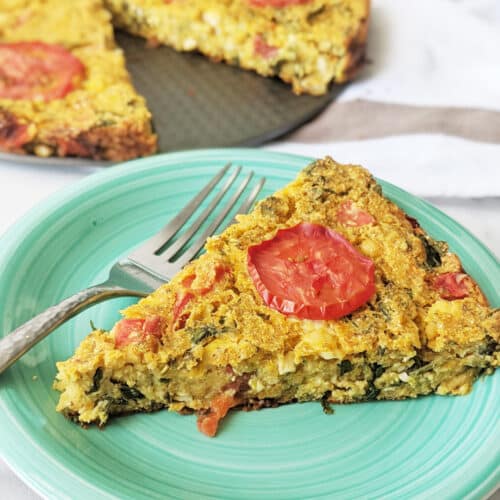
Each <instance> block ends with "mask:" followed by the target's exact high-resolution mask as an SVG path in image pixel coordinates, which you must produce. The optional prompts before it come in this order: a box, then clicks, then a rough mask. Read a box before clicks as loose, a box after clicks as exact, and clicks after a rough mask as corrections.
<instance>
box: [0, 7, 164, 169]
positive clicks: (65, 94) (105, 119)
mask: <svg viewBox="0 0 500 500" xmlns="http://www.w3.org/2000/svg"><path fill="white" fill-rule="evenodd" d="M0 150H3V151H9V152H15V153H34V154H36V155H38V156H42V157H47V156H82V157H89V158H94V159H103V160H125V159H129V158H135V157H137V156H145V155H149V154H152V153H154V152H155V150H156V136H155V135H154V134H153V132H152V129H151V114H150V112H149V111H148V109H147V108H146V104H145V101H144V98H143V97H141V96H139V95H138V94H137V93H136V92H135V90H134V88H133V86H132V84H131V82H130V78H129V76H128V73H127V71H126V68H125V61H124V57H123V53H122V51H121V50H120V49H119V48H117V47H116V46H115V44H114V39H113V27H112V25H111V18H110V15H109V13H108V12H107V11H106V10H105V9H104V7H103V6H102V2H101V1H100V0H77V1H72V2H69V1H61V0H29V1H28V0H0Z"/></svg>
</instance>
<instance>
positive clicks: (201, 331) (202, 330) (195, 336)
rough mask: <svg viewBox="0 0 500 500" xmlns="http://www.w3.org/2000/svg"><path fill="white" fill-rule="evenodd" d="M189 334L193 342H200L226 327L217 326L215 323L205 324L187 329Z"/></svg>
mask: <svg viewBox="0 0 500 500" xmlns="http://www.w3.org/2000/svg"><path fill="white" fill-rule="evenodd" d="M186 331H187V333H188V335H190V336H191V341H192V342H193V344H199V343H200V342H201V341H202V340H204V339H206V338H210V337H215V336H216V335H217V334H218V333H220V332H222V331H225V330H224V329H220V328H216V327H215V326H213V325H203V326H198V327H192V328H187V329H186Z"/></svg>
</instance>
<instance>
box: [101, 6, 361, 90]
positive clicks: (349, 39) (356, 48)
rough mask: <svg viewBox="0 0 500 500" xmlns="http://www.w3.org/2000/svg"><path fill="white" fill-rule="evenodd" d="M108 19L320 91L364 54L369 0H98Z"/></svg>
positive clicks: (348, 74)
mask: <svg viewBox="0 0 500 500" xmlns="http://www.w3.org/2000/svg"><path fill="white" fill-rule="evenodd" d="M104 3H105V5H106V6H107V7H108V8H109V10H110V12H112V14H113V22H114V23H115V25H116V26H119V27H121V28H124V29H125V30H126V31H128V32H130V33H133V34H136V35H140V36H143V37H145V38H147V39H148V40H150V42H151V43H152V44H165V45H169V46H171V47H174V48H175V49H176V50H179V51H192V50H198V51H199V52H201V53H202V54H205V55H207V56H209V57H210V58H212V59H214V60H217V61H221V60H223V61H226V62H227V63H229V64H233V65H236V66H240V67H242V68H245V69H250V70H254V71H256V72H257V73H259V74H261V75H264V76H277V77H279V78H281V79H282V80H284V81H285V82H289V83H291V84H292V87H293V90H294V91H295V92H296V93H298V94H301V93H308V94H315V95H320V94H324V93H325V92H326V91H327V90H328V85H329V84H330V83H331V82H332V81H335V82H336V83H342V82H345V81H347V80H349V79H351V78H352V77H353V76H354V74H355V73H356V72H357V70H358V69H359V67H360V66H361V64H362V63H363V60H364V53H365V43H366V35H367V25H368V16H369V10H370V7H369V0H202V1H201V0H197V1H194V0H104Z"/></svg>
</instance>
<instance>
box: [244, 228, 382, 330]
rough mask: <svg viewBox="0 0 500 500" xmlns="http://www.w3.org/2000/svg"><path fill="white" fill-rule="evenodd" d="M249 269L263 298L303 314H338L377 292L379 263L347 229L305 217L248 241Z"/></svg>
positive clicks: (277, 307) (271, 304) (330, 316)
mask: <svg viewBox="0 0 500 500" xmlns="http://www.w3.org/2000/svg"><path fill="white" fill-rule="evenodd" d="M247 269H248V272H249V274H250V277H251V278H252V280H253V283H254V285H255V288H256V289H257V291H258V292H259V294H260V296H261V297H262V299H263V300H264V302H265V303H266V304H267V305H268V306H269V307H270V308H272V309H275V310H276V311H279V312H280V313H282V314H285V315H293V316H296V317H298V318H301V319H314V320H321V319H323V320H330V319H338V318H341V317H343V316H345V315H347V314H350V313H351V312H353V311H355V310H356V309H358V308H359V307H361V306H362V305H363V304H365V303H366V302H367V301H368V300H369V299H370V298H371V297H372V296H373V295H374V293H375V265H374V263H373V262H372V261H371V260H370V259H368V258H367V257H365V256H364V255H362V254H361V253H359V252H358V250H356V249H355V248H354V247H353V246H352V245H351V244H350V243H349V242H348V241H347V240H346V239H345V238H344V237H343V236H342V235H340V234H338V233H336V232H335V231H333V230H331V229H329V228H326V227H324V226H320V225H318V224H311V223H308V222H302V223H300V224H298V225H297V226H294V227H291V228H288V229H281V230H279V231H278V232H277V233H276V235H275V236H274V237H273V238H272V239H270V240H267V241H264V242H262V243H260V244H258V245H254V246H251V247H249V249H248V253H247Z"/></svg>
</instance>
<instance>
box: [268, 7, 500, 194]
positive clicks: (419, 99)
mask: <svg viewBox="0 0 500 500" xmlns="http://www.w3.org/2000/svg"><path fill="white" fill-rule="evenodd" d="M498 47H500V3H499V2H498V1H497V0H420V1H418V2H417V1H406V2H401V1H398V0H373V2H372V18H371V25H370V32H369V37H368V51H367V56H368V59H369V61H370V62H369V64H367V65H366V67H365V69H364V71H363V73H362V74H361V75H360V78H358V80H356V81H355V82H352V83H351V84H349V85H348V86H347V87H346V89H345V91H344V92H343V93H342V94H341V95H340V96H339V98H338V100H337V101H335V102H334V103H332V104H331V105H330V106H329V107H328V109H327V110H326V111H325V112H324V113H323V114H322V115H320V116H319V117H318V118H316V119H315V120H314V121H312V122H311V123H310V124H308V125H307V126H305V127H303V128H301V129H300V130H298V131H297V132H295V133H294V134H291V135H290V136H288V137H287V138H286V139H285V140H281V141H278V142H276V143H273V144H271V145H269V146H268V147H269V148H270V149H273V150H278V151H288V152H293V153H300V154H304V155H311V156H318V155H324V154H330V155H331V156H333V157H334V158H335V159H337V160H339V161H343V162H351V163H360V164H363V165H364V166H366V167H367V168H369V169H370V170H371V171H373V172H374V173H375V174H376V175H377V176H379V177H381V178H384V179H387V180H389V181H391V182H393V183H395V184H397V185H399V186H401V187H403V188H405V189H408V190H409V191H411V192H413V193H415V194H417V195H420V196H455V197H485V196H500V58H499V56H498Z"/></svg>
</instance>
